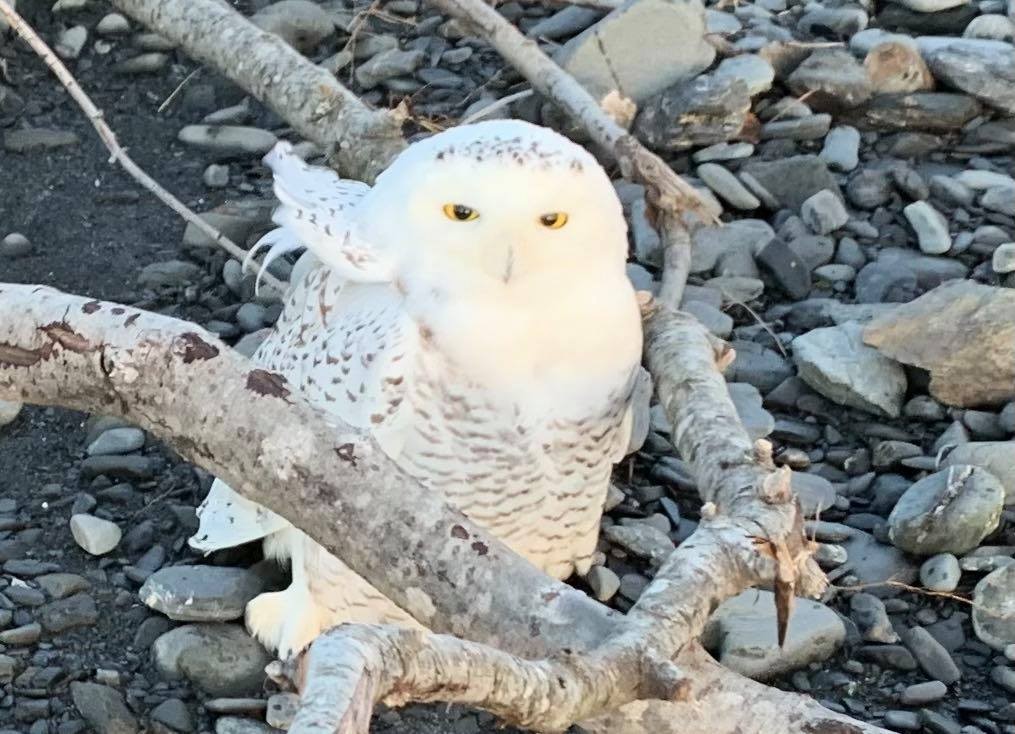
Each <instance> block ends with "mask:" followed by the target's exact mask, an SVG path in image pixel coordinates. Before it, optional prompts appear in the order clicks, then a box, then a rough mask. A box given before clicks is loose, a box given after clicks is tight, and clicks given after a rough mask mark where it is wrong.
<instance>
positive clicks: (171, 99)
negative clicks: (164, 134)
mask: <svg viewBox="0 0 1015 734" xmlns="http://www.w3.org/2000/svg"><path fill="white" fill-rule="evenodd" d="M200 73H201V67H200V66H199V67H197V68H196V69H194V70H193V71H192V72H190V73H189V74H187V76H185V77H183V81H182V82H180V83H179V84H177V85H176V89H174V90H173V91H172V92H170V93H169V96H168V97H166V98H165V100H164V101H163V102H162V104H160V105H159V108H158V109H157V110H155V111H156V112H158V113H159V114H161V113H162V112H165V111H166V109H168V107H169V105H171V104H172V103H173V102H174V101H175V100H176V98H177V97H179V96H180V92H182V91H183V89H184V87H186V86H187V85H188V84H189V83H190V80H191V79H193V78H194V77H195V76H197V75H198V74H200Z"/></svg>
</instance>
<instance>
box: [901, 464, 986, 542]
mask: <svg viewBox="0 0 1015 734" xmlns="http://www.w3.org/2000/svg"><path fill="white" fill-rule="evenodd" d="M1003 508H1004V486H1003V485H1002V484H1001V482H1000V481H999V480H998V479H997V477H995V476H994V475H993V474H991V473H990V472H988V471H985V470H983V469H980V468H978V467H972V466H968V465H961V464H958V465H954V466H950V467H948V468H947V469H944V470H942V471H939V472H937V473H935V474H931V475H930V476H928V477H925V478H923V479H921V480H920V481H918V482H916V483H915V484H914V485H913V486H912V487H910V488H909V489H908V490H906V493H905V494H903V495H902V497H901V498H900V499H899V501H898V503H897V504H896V505H895V507H894V509H893V510H892V513H891V514H890V515H889V516H888V537H889V539H890V540H891V541H892V543H893V544H894V545H895V546H896V547H897V548H899V549H901V550H904V551H906V552H907V553H914V554H916V555H925V556H929V555H935V554H938V553H954V554H962V553H966V552H967V551H970V550H972V549H973V548H975V547H976V546H977V545H979V543H980V541H981V540H983V539H984V538H985V537H987V535H989V534H990V533H992V532H993V531H994V530H995V529H996V528H997V526H998V523H999V522H1000V519H1001V511H1002V509H1003Z"/></svg>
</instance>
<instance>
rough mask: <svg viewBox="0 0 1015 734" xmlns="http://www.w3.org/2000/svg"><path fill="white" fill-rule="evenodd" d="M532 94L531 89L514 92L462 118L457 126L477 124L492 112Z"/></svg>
mask: <svg viewBox="0 0 1015 734" xmlns="http://www.w3.org/2000/svg"><path fill="white" fill-rule="evenodd" d="M532 94H533V92H532V90H531V89H523V90H522V91H520V92H515V93H514V94H509V95H508V96H506V97H501V98H500V99H498V100H497V101H495V102H491V103H490V104H488V105H487V106H486V107H484V108H483V109H481V110H476V111H475V112H473V113H472V114H471V115H469V116H468V117H465V118H462V120H461V121H460V122H459V123H458V124H459V125H468V124H469V123H472V122H478V121H479V120H482V119H483V118H485V117H489V116H490V115H492V114H493V113H494V112H497V111H499V110H502V109H504V108H505V107H509V106H511V105H513V104H514V103H515V102H519V101H521V100H523V99H528V98H529V97H531V96H532Z"/></svg>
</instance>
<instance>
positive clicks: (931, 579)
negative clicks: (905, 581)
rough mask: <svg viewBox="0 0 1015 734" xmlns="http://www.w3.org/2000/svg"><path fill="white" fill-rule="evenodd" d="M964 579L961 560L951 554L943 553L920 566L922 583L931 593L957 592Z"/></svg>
mask: <svg viewBox="0 0 1015 734" xmlns="http://www.w3.org/2000/svg"><path fill="white" fill-rule="evenodd" d="M961 578H962V569H961V568H959V559H958V558H956V557H955V556H953V555H952V554H951V553H941V554H938V555H936V556H933V557H932V558H928V559H927V560H926V561H924V562H923V565H922V566H920V583H921V584H923V588H925V589H928V590H930V591H944V592H950V591H955V589H956V587H957V586H958V585H959V580H960V579H961Z"/></svg>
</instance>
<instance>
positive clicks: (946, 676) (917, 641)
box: [901, 627, 962, 685]
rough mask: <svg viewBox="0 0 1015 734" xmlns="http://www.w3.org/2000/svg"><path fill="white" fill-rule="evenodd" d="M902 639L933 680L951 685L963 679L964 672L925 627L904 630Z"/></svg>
mask: <svg viewBox="0 0 1015 734" xmlns="http://www.w3.org/2000/svg"><path fill="white" fill-rule="evenodd" d="M901 637H902V641H903V643H905V645H906V647H908V648H909V651H910V652H911V653H913V657H915V658H916V660H917V662H918V663H919V664H920V667H921V668H923V670H924V672H925V673H926V674H927V675H929V676H930V677H931V678H933V679H934V680H939V681H941V682H942V683H944V684H945V685H951V684H952V683H955V682H957V681H958V680H959V679H961V678H962V671H960V670H959V667H958V666H957V665H956V664H955V661H954V660H952V656H951V655H949V654H948V651H947V650H945V649H944V647H942V646H941V643H940V642H938V641H937V640H935V639H934V638H933V637H932V636H931V634H930V633H929V632H927V630H925V629H924V628H923V627H911V628H910V629H907V630H904V631H903V632H902V635H901Z"/></svg>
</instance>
